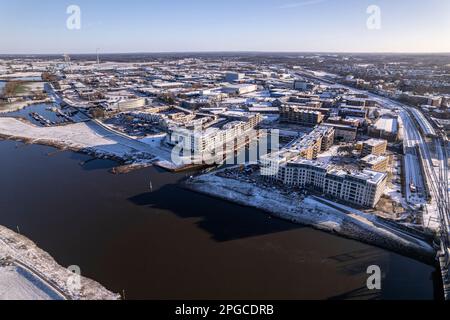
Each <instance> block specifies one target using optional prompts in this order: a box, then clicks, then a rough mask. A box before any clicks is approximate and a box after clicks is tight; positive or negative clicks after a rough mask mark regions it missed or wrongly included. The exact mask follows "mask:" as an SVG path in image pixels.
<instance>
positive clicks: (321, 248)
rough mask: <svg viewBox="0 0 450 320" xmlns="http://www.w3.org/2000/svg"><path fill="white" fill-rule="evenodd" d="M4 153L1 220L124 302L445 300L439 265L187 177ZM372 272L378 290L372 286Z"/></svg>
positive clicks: (12, 150)
mask: <svg viewBox="0 0 450 320" xmlns="http://www.w3.org/2000/svg"><path fill="white" fill-rule="evenodd" d="M0 155H1V157H0V224H2V225H5V226H7V227H9V228H11V229H13V230H18V228H19V230H20V232H21V233H22V234H24V235H25V236H27V237H29V238H30V239H31V240H33V241H34V242H36V243H37V244H38V246H39V247H41V248H42V249H43V250H45V251H47V252H48V253H49V254H50V255H52V256H53V257H54V258H55V259H56V261H57V262H58V263H60V264H61V265H63V266H70V265H78V266H80V268H81V271H82V273H83V275H84V276H87V277H90V278H92V279H95V280H96V281H98V282H100V283H101V284H102V285H104V286H106V287H107V288H108V289H110V290H112V291H115V292H119V293H123V292H124V293H125V297H126V298H127V299H204V298H209V299H241V298H243V299H355V298H356V299H373V298H381V299H433V298H435V297H437V294H440V292H439V289H436V290H435V288H437V287H438V285H435V282H436V283H437V282H438V279H439V274H438V273H436V269H435V268H433V267H431V266H428V265H425V264H422V263H420V262H417V261H414V260H412V259H409V258H406V257H403V256H400V255H398V254H395V253H391V252H388V251H386V250H382V249H379V248H375V247H372V246H369V245H366V244H362V243H358V242H356V241H352V240H347V239H343V238H340V237H337V236H334V235H330V234H327V233H324V232H320V231H317V230H313V229H311V228H307V227H303V226H301V225H296V224H291V223H288V222H286V221H282V220H277V219H271V218H269V217H268V216H267V214H265V213H263V212H261V211H258V210H255V209H251V208H246V207H241V206H238V205H234V204H231V203H227V202H224V201H221V200H217V199H213V198H209V197H206V196H203V195H200V194H196V193H193V192H190V191H187V190H184V189H182V188H180V187H179V185H178V182H179V181H180V180H181V179H183V178H184V177H185V174H171V173H168V172H165V171H161V170H159V169H157V168H148V169H145V170H141V171H137V172H132V173H129V174H126V175H113V174H110V173H109V169H111V168H112V167H113V166H114V165H115V163H114V162H112V161H108V160H92V159H91V158H90V157H89V156H87V155H82V154H78V153H73V152H69V151H64V152H61V151H57V150H55V149H53V148H50V147H45V146H37V145H24V144H22V143H18V142H12V141H0ZM150 181H151V182H152V185H153V190H152V191H151V190H150V188H149V185H150ZM374 264H375V265H378V266H380V267H381V269H382V271H383V274H384V277H383V280H382V290H381V291H368V290H367V289H366V280H367V277H368V275H367V274H366V269H367V267H368V266H370V265H374ZM435 292H437V294H436V295H435Z"/></svg>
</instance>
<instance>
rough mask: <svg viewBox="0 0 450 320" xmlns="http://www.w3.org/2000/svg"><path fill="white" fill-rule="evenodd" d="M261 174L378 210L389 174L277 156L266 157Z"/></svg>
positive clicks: (283, 155)
mask: <svg viewBox="0 0 450 320" xmlns="http://www.w3.org/2000/svg"><path fill="white" fill-rule="evenodd" d="M260 163H261V174H262V175H263V176H266V177H267V178H268V179H270V180H275V181H279V182H282V183H283V184H285V185H289V186H294V187H299V188H304V189H309V190H313V191H316V192H319V193H322V194H324V195H326V196H328V197H330V198H333V199H339V200H343V201H346V202H349V203H351V204H355V205H358V206H363V207H369V208H374V207H375V206H376V205H377V203H378V202H379V200H380V198H381V196H382V195H383V192H384V189H385V187H386V181H387V174H386V173H381V172H376V171H371V170H363V171H361V172H350V171H343V170H337V169H335V168H333V166H331V165H328V164H324V163H321V162H317V161H311V160H307V159H303V158H301V157H298V156H297V157H294V158H293V159H291V160H288V159H287V157H286V154H283V153H274V154H269V155H267V156H265V157H262V159H261V161H260Z"/></svg>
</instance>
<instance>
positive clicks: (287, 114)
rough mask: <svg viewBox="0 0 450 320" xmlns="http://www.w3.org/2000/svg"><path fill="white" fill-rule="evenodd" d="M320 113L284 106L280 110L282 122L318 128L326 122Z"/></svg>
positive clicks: (298, 107)
mask: <svg viewBox="0 0 450 320" xmlns="http://www.w3.org/2000/svg"><path fill="white" fill-rule="evenodd" d="M324 118H325V116H324V115H323V114H322V113H321V112H320V111H315V110H311V109H306V108H302V107H300V106H290V105H283V106H282V107H281V109H280V120H281V121H282V122H288V123H296V124H300V125H305V126H316V125H318V124H320V123H322V121H323V120H324Z"/></svg>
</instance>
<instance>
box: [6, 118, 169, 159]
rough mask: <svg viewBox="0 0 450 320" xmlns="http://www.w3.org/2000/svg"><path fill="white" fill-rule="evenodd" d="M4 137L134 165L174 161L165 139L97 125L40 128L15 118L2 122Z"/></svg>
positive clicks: (92, 123)
mask: <svg viewBox="0 0 450 320" xmlns="http://www.w3.org/2000/svg"><path fill="white" fill-rule="evenodd" d="M0 135H3V136H6V137H8V138H18V139H26V140H28V141H29V142H31V143H41V144H47V145H52V146H57V147H63V148H68V149H72V150H76V151H85V152H90V153H94V154H95V155H96V156H103V155H104V156H112V157H117V158H121V159H123V160H129V161H132V162H134V163H151V162H154V161H155V160H162V161H169V160H170V150H169V149H165V148H164V147H162V146H161V140H162V139H163V138H164V137H163V136H161V135H159V136H155V137H150V138H146V139H142V140H134V139H132V138H129V137H127V136H125V135H122V134H118V133H116V132H114V131H112V130H111V129H109V128H107V127H106V126H104V125H101V124H99V123H98V122H95V121H88V122H81V123H74V124H68V125H64V126H54V127H37V126H35V125H32V124H30V123H26V122H24V121H20V120H18V119H14V118H0Z"/></svg>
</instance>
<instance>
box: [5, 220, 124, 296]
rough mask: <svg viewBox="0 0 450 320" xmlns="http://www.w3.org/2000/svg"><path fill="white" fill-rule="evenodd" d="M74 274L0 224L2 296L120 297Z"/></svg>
mask: <svg viewBox="0 0 450 320" xmlns="http://www.w3.org/2000/svg"><path fill="white" fill-rule="evenodd" d="M73 276H74V274H73V273H72V272H71V271H69V270H68V269H66V268H63V267H62V266H60V265H58V263H57V262H56V261H55V260H54V259H53V258H52V257H51V256H50V255H49V254H48V253H46V252H44V251H42V250H41V249H39V248H38V247H37V246H36V245H35V244H34V243H33V242H32V241H30V240H29V239H27V238H25V237H23V236H21V235H19V234H17V233H15V232H13V231H11V230H9V229H7V228H5V227H2V226H0V299H14V300H35V299H36V300H40V299H50V300H62V299H71V300H72V299H73V300H117V299H120V296H119V295H118V294H114V293H112V292H110V291H108V290H107V289H106V288H104V287H103V286H101V285H100V284H99V283H97V282H95V281H93V280H90V279H87V278H84V277H81V278H80V284H81V287H78V286H74V285H71V283H73V282H71V279H74V278H73Z"/></svg>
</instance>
